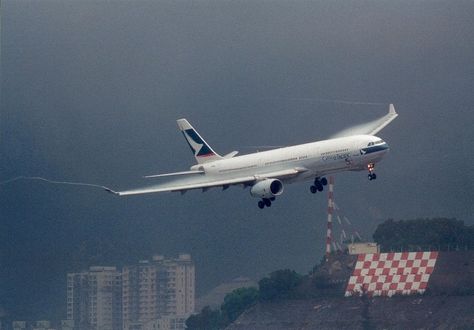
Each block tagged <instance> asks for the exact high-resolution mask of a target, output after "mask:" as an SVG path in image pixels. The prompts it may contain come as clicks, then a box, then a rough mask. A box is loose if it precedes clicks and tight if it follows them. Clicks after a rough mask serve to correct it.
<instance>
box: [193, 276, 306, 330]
mask: <svg viewBox="0 0 474 330" xmlns="http://www.w3.org/2000/svg"><path fill="white" fill-rule="evenodd" d="M301 279H302V275H300V274H298V273H296V272H295V271H293V270H289V269H284V270H277V271H275V272H273V273H271V274H270V276H269V277H265V278H263V279H262V280H260V282H259V283H258V284H259V289H257V288H240V289H237V290H234V291H232V292H231V293H229V294H228V295H227V296H226V297H225V298H224V303H223V304H222V305H221V308H220V309H219V310H212V309H211V308H209V306H207V307H205V308H203V310H202V311H201V313H199V314H196V315H192V316H190V317H189V318H188V319H187V320H186V327H187V329H190V330H193V329H196V330H197V329H199V330H218V329H224V328H225V327H226V326H228V325H229V324H231V323H232V322H234V321H235V320H236V319H237V318H238V317H239V316H240V314H242V313H243V312H244V311H245V310H246V309H248V308H249V307H251V306H253V305H254V304H256V303H257V301H259V300H265V301H270V300H274V299H281V298H290V297H291V292H292V291H293V289H294V288H295V287H296V286H298V284H299V283H300V281H301Z"/></svg>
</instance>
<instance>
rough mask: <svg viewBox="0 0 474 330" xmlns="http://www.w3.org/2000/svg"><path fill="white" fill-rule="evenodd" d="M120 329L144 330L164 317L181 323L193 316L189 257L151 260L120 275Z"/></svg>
mask: <svg viewBox="0 0 474 330" xmlns="http://www.w3.org/2000/svg"><path fill="white" fill-rule="evenodd" d="M122 286H123V290H122V293H123V296H122V306H123V307H122V317H123V329H125V330H138V329H145V325H147V324H150V322H153V321H156V320H159V319H161V318H165V317H174V318H178V319H179V318H181V319H185V318H187V317H188V316H189V315H191V314H192V313H193V312H194V298H195V270H194V263H193V262H192V260H191V256H190V255H189V254H181V255H180V256H179V257H178V258H177V259H165V258H164V257H163V256H154V257H153V258H152V260H151V261H148V260H144V261H140V262H139V263H138V264H136V265H133V266H127V267H124V268H123V271H122Z"/></svg>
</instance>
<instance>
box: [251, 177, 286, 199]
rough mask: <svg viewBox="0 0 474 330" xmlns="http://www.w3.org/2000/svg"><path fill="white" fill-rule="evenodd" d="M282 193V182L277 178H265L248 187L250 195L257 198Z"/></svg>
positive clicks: (270, 196)
mask: <svg viewBox="0 0 474 330" xmlns="http://www.w3.org/2000/svg"><path fill="white" fill-rule="evenodd" d="M282 193H283V183H282V182H281V181H280V180H278V179H265V180H262V181H259V182H257V183H256V184H254V185H253V186H252V188H251V189H250V195H252V196H253V197H259V198H272V197H275V196H278V195H281V194H282Z"/></svg>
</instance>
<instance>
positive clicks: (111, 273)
mask: <svg viewBox="0 0 474 330" xmlns="http://www.w3.org/2000/svg"><path fill="white" fill-rule="evenodd" d="M67 319H68V320H72V321H73V324H74V329H76V330H116V329H121V328H122V278H121V272H120V271H118V270H117V269H116V268H115V267H90V268H89V270H88V271H84V272H80V273H69V274H68V279H67Z"/></svg>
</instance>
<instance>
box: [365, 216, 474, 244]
mask: <svg viewBox="0 0 474 330" xmlns="http://www.w3.org/2000/svg"><path fill="white" fill-rule="evenodd" d="M373 237H374V240H375V241H376V242H377V243H378V244H379V245H380V246H381V250H382V251H384V252H386V251H421V250H439V251H449V250H472V249H474V226H466V225H465V224H464V222H463V221H460V220H456V219H447V218H434V219H416V220H400V221H395V220H393V219H390V220H387V221H385V222H384V223H382V224H380V225H379V226H378V227H377V229H376V230H375V233H374V235H373Z"/></svg>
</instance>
